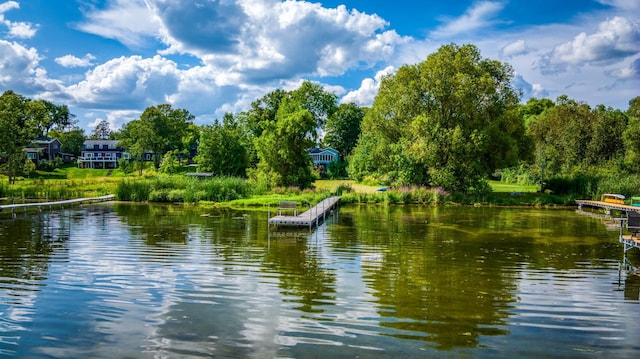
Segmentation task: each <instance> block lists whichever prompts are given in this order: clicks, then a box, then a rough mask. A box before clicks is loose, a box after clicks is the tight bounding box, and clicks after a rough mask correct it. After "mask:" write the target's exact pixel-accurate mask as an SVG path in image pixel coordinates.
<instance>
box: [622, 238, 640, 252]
mask: <svg viewBox="0 0 640 359" xmlns="http://www.w3.org/2000/svg"><path fill="white" fill-rule="evenodd" d="M620 243H622V244H624V252H625V253H627V251H628V250H630V249H631V248H640V238H638V237H636V236H634V235H630V234H621V235H620Z"/></svg>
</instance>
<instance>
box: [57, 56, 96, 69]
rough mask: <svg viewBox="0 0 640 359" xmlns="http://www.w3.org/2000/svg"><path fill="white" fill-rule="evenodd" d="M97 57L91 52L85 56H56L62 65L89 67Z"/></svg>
mask: <svg viewBox="0 0 640 359" xmlns="http://www.w3.org/2000/svg"><path fill="white" fill-rule="evenodd" d="M95 59H96V57H95V56H93V55H91V54H86V55H84V57H83V58H79V57H75V56H73V55H64V56H61V57H58V58H56V62H57V63H58V64H59V65H60V66H62V67H89V66H92V65H93V63H92V61H93V60H95Z"/></svg>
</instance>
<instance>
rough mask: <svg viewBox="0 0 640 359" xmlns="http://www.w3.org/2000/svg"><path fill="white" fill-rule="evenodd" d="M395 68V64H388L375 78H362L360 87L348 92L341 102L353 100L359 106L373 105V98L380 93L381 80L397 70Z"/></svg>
mask: <svg viewBox="0 0 640 359" xmlns="http://www.w3.org/2000/svg"><path fill="white" fill-rule="evenodd" d="M395 70H396V69H395V68H394V67H393V66H388V67H386V68H385V69H383V70H381V71H378V72H377V73H376V76H375V77H374V78H366V79H364V80H362V83H361V84H360V88H358V89H357V90H354V91H350V92H348V93H347V94H346V95H344V97H342V99H341V100H340V102H341V103H350V102H353V103H355V104H357V105H358V106H371V104H372V103H373V100H374V99H375V97H376V95H377V94H378V89H379V88H380V82H381V81H382V78H383V77H384V76H385V75H388V74H391V73H393V72H395Z"/></svg>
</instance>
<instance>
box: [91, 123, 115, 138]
mask: <svg viewBox="0 0 640 359" xmlns="http://www.w3.org/2000/svg"><path fill="white" fill-rule="evenodd" d="M112 133H113V132H112V131H111V127H110V125H109V122H108V121H107V120H100V122H98V124H97V125H96V128H94V129H93V132H92V133H91V136H89V138H90V139H92V140H108V139H109V138H111V135H112Z"/></svg>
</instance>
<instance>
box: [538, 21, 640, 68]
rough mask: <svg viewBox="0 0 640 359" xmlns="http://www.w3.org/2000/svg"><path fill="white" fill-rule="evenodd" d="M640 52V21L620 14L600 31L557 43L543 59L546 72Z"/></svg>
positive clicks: (607, 61)
mask: <svg viewBox="0 0 640 359" xmlns="http://www.w3.org/2000/svg"><path fill="white" fill-rule="evenodd" d="M639 52H640V24H639V23H638V22H637V21H634V20H630V19H627V18H624V17H620V16H616V17H614V18H612V19H610V20H607V21H604V22H602V23H600V26H599V29H598V31H597V32H596V33H594V34H591V35H587V34H586V33H585V32H582V33H580V34H578V35H577V36H576V37H575V38H574V39H573V40H572V41H569V42H566V43H563V44H560V45H557V46H556V47H555V48H554V49H553V50H552V51H551V52H549V53H547V54H545V55H544V56H543V57H542V58H541V59H540V62H539V65H540V68H541V70H542V71H543V73H554V72H558V71H566V70H567V68H569V67H572V66H577V67H580V66H584V65H586V64H597V63H602V64H610V63H615V62H619V61H621V60H622V59H624V58H626V57H628V56H630V55H634V54H637V53H639Z"/></svg>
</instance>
